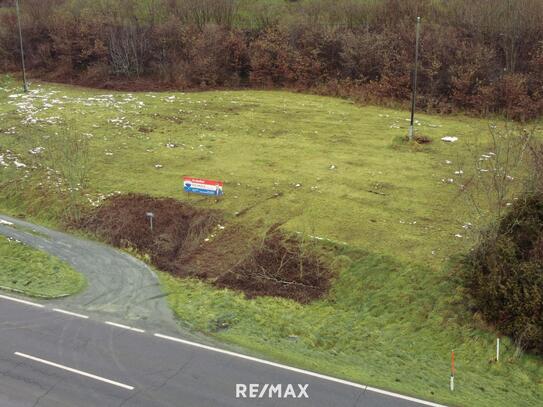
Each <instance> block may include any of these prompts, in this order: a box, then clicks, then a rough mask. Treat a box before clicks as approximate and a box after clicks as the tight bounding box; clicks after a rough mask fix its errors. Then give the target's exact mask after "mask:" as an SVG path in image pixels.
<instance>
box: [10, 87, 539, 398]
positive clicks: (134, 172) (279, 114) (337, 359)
mask: <svg viewBox="0 0 543 407" xmlns="http://www.w3.org/2000/svg"><path fill="white" fill-rule="evenodd" d="M0 82H1V81H0ZM16 85H18V84H16V83H13V82H6V84H5V85H3V90H2V89H0V123H2V124H1V125H0V128H2V129H3V130H2V132H1V133H0V137H1V141H0V154H3V152H4V154H5V150H7V149H10V150H11V151H12V152H13V153H14V154H16V155H17V156H18V157H19V159H20V160H21V161H22V162H24V163H25V164H27V165H28V167H27V168H21V169H15V168H14V166H13V165H12V164H10V165H9V166H8V167H5V168H2V167H0V184H1V185H2V189H0V208H1V209H2V210H5V211H8V212H9V213H12V214H24V215H28V216H31V217H34V218H35V219H37V220H39V221H41V222H45V223H49V224H55V223H58V222H59V219H60V216H61V215H62V212H63V210H64V207H65V202H64V201H62V200H60V199H57V198H56V197H57V196H59V194H61V193H63V192H64V190H65V186H64V184H60V186H58V185H57V184H56V183H57V180H58V177H57V176H56V175H55V173H53V172H49V173H48V174H47V173H46V172H45V170H44V168H43V166H45V165H50V166H52V167H53V169H54V168H55V165H57V164H58V163H54V162H48V161H47V159H46V156H47V155H46V153H45V152H44V153H42V154H37V155H32V154H29V153H28V150H29V149H30V148H34V147H37V146H47V145H48V144H47V143H48V140H49V139H48V137H54V134H55V132H60V131H61V130H60V128H59V126H58V125H56V124H48V123H47V122H37V123H33V124H23V123H22V121H23V119H24V118H25V117H26V118H29V117H34V118H39V119H47V118H51V117H56V116H58V117H60V118H61V120H64V121H67V122H68V123H69V125H70V126H72V127H74V128H76V129H77V132H78V133H80V134H82V133H85V134H86V136H85V137H88V138H89V143H90V150H91V154H90V156H91V161H90V171H89V174H88V184H87V186H86V187H85V190H84V193H85V194H88V195H83V197H84V199H85V200H88V201H89V202H87V203H90V201H93V202H97V201H99V200H100V199H102V198H103V197H104V196H106V195H107V194H110V193H113V192H115V191H121V192H144V193H150V194H153V195H157V196H169V197H174V198H177V199H181V200H187V201H188V202H190V203H191V204H193V205H197V206H203V207H212V208H216V209H221V210H223V211H224V212H225V214H226V216H227V218H229V217H233V216H234V213H236V212H238V211H241V210H243V209H244V208H248V207H252V209H250V210H249V211H248V212H246V214H245V215H243V216H242V217H241V220H242V221H244V222H246V223H247V224H249V225H255V224H257V225H261V226H262V227H265V226H266V225H268V224H271V223H274V222H285V223H284V227H285V228H286V229H288V230H291V231H301V232H304V233H308V234H311V235H316V236H322V237H327V238H330V239H333V240H337V241H343V242H346V243H347V245H348V246H347V247H348V248H346V249H345V253H343V255H342V257H341V259H342V260H341V261H342V262H344V263H346V264H350V266H349V267H347V268H346V269H345V270H344V271H343V272H342V273H341V274H340V275H339V277H338V278H337V281H335V282H334V285H333V289H332V292H331V293H330V295H329V296H328V297H326V298H325V299H323V300H321V301H318V302H315V303H312V304H310V305H300V304H297V303H293V302H291V301H287V300H283V299H276V298H259V299H256V300H251V301H248V300H246V299H244V298H243V296H242V295H240V294H238V293H234V292H231V291H227V290H217V289H215V288H212V287H210V286H209V285H206V284H204V283H201V282H198V281H193V280H180V279H174V278H172V277H169V276H166V275H163V274H161V279H162V281H163V283H164V284H165V286H166V287H167V290H168V291H169V292H171V295H170V296H169V299H170V302H171V304H172V307H173V309H174V310H175V311H176V313H177V314H178V315H179V317H180V318H181V319H182V320H183V321H185V322H186V323H187V324H189V325H190V326H192V327H193V328H194V329H197V330H201V331H203V332H206V333H210V334H212V335H215V336H217V337H218V338H220V339H222V340H225V341H228V342H231V343H235V344H238V345H242V346H244V347H247V348H249V349H252V350H253V351H255V352H258V353H261V354H265V355H268V356H269V357H272V358H276V359H279V360H283V361H286V362H288V363H292V364H296V365H299V366H303V367H306V368H309V369H314V370H319V371H323V372H326V373H328V374H332V375H336V376H343V377H346V378H350V379H352V380H359V381H362V382H364V383H367V384H370V385H376V386H382V387H386V388H389V389H393V390H397V391H402V392H406V393H409V394H414V395H418V396H420V397H424V398H429V399H437V400H440V401H444V402H447V403H450V404H456V405H478V406H479V405H480V406H495V405H496V406H510V405H518V403H519V401H521V402H522V405H527V406H530V405H534V406H535V405H540V404H541V402H542V401H543V385H542V382H541V380H542V377H543V367H542V360H541V358H537V357H533V356H529V355H525V354H522V353H520V354H515V348H514V346H513V345H512V344H511V343H509V342H508V341H507V340H506V341H505V345H504V346H505V351H504V352H505V353H504V355H503V360H502V362H500V363H499V364H493V363H489V360H490V359H491V358H492V356H493V354H494V339H495V336H494V335H493V334H492V333H490V332H485V331H484V330H483V329H481V326H482V324H481V323H480V322H479V320H478V318H476V317H472V316H471V315H470V314H469V312H468V311H467V310H465V307H464V306H463V305H462V298H461V295H460V293H459V292H458V291H457V288H456V283H455V281H454V279H453V278H452V277H451V276H450V274H449V272H448V271H447V270H448V269H447V265H448V263H449V259H450V257H451V256H453V255H456V254H459V253H464V252H466V251H467V250H469V248H470V247H471V246H472V245H473V243H474V238H473V235H472V234H471V233H469V231H468V232H467V231H466V230H464V228H463V226H464V225H465V224H467V223H468V222H471V223H472V224H474V225H475V226H481V225H482V224H483V222H484V221H486V217H485V216H483V217H479V216H478V215H477V214H476V213H475V211H474V210H473V208H472V207H471V206H470V205H469V204H467V201H466V200H465V199H463V198H462V197H461V196H459V192H458V191H459V185H460V184H461V183H462V182H463V179H464V178H463V177H466V176H467V175H468V174H469V172H470V168H472V167H473V163H474V161H475V160H476V159H477V157H478V156H479V155H480V154H481V153H483V152H487V151H488V149H487V143H488V141H489V136H488V121H485V120H477V119H472V118H468V117H464V116H449V117H443V116H429V115H417V118H418V120H419V121H420V125H418V126H417V131H418V132H419V133H420V134H424V135H427V136H429V137H431V138H432V139H433V140H434V141H433V143H431V144H429V145H425V146H414V145H408V144H404V143H401V142H399V141H398V139H399V137H401V136H402V135H404V134H406V132H407V124H408V122H407V121H406V119H407V118H408V117H409V115H408V113H407V112H404V111H397V110H392V109H385V108H381V107H374V106H357V105H355V104H353V103H350V102H349V101H345V100H340V99H334V98H327V97H319V96H311V95H303V94H293V93H288V92H280V91H214V92H199V93H180V92H168V93H134V94H128V93H115V92H106V91H100V90H90V89H84V88H77V87H68V86H61V85H50V84H34V85H33V86H32V88H33V89H37V90H38V93H37V94H35V95H34V96H32V97H29V98H27V99H26V101H25V99H22V98H21V97H20V96H17V97H13V98H10V97H9V95H12V94H15V93H17V92H18V89H15V86H16ZM1 87H2V85H1V84H0V88H1ZM106 94H111V95H112V96H111V97H109V96H108V97H104V96H99V95H106ZM172 96H175V98H172ZM21 102H23V104H19V106H16V105H15V103H21ZM142 103H143V104H142ZM44 108H45V109H44ZM121 118H124V119H121ZM117 119H120V120H117ZM112 120H113V121H112ZM151 129H152V131H151V132H149V130H151ZM445 135H455V136H457V137H459V141H458V142H457V143H452V144H448V143H443V142H442V141H440V138H441V137H443V136H445ZM167 143H173V144H176V145H177V146H178V147H176V148H168V147H167V146H166V144H167ZM447 162H451V163H447ZM157 164H160V165H162V168H156V167H155V165H157ZM32 166H35V167H36V168H35V169H33V168H32ZM332 166H333V167H332ZM331 167H332V168H333V169H331ZM458 170H463V171H464V172H465V174H464V175H463V176H462V175H458V174H454V172H455V171H458ZM183 175H191V176H197V177H206V178H214V179H221V180H224V181H225V193H226V195H225V197H224V198H223V199H221V200H220V201H219V202H215V201H214V200H208V199H202V198H198V197H195V196H191V197H188V196H186V195H185V194H183V193H182V177H183ZM449 178H453V179H454V182H453V183H448V182H444V181H443V180H447V179H449ZM516 179H517V178H516ZM298 184H299V186H298ZM277 192H282V195H281V197H279V198H277V199H271V200H267V198H268V197H270V196H272V195H273V194H275V193H277ZM376 192H377V193H376ZM457 234H459V235H461V236H462V237H455V235H457ZM223 322H226V323H227V324H228V325H229V328H228V329H223V330H217V329H218V328H217V327H220V326H221V324H222V323H223ZM291 335H295V336H296V337H291V338H290V339H289V336H291ZM452 349H454V350H455V352H456V355H457V368H458V375H457V389H456V391H455V392H454V393H452V394H451V393H450V392H449V391H448V375H449V357H450V351H451V350H452Z"/></svg>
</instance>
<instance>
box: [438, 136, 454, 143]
mask: <svg viewBox="0 0 543 407" xmlns="http://www.w3.org/2000/svg"><path fill="white" fill-rule="evenodd" d="M457 140H458V137H454V136H445V137H441V141H444V142H446V143H454V142H455V141H457Z"/></svg>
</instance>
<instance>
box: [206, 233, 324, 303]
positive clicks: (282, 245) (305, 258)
mask: <svg viewBox="0 0 543 407" xmlns="http://www.w3.org/2000/svg"><path fill="white" fill-rule="evenodd" d="M316 252H317V251H316V248H315V247H314V246H313V244H312V243H307V242H305V243H304V242H302V241H301V240H300V239H299V238H298V237H295V236H289V235H286V234H285V233H284V232H282V231H281V230H280V229H279V226H278V225H276V226H273V227H272V228H270V229H269V230H268V231H267V232H266V234H265V236H264V238H263V239H262V240H261V241H260V242H257V244H256V245H255V246H253V249H252V250H251V251H250V252H249V253H247V255H246V256H245V257H244V258H243V259H241V261H240V262H238V263H237V264H236V265H235V266H234V267H232V268H231V269H230V270H228V271H227V272H225V273H223V274H221V275H220V276H219V277H218V278H217V280H216V284H217V285H218V286H221V287H236V288H238V289H240V290H242V291H244V292H245V294H247V296H248V297H257V296H262V295H273V296H280V297H286V298H291V299H293V300H296V301H299V302H302V303H305V302H309V301H311V300H313V299H316V298H319V297H321V296H322V295H323V293H326V292H327V291H328V288H329V287H330V278H331V276H332V274H331V271H330V269H329V268H328V267H327V265H326V262H325V261H324V260H323V259H321V258H320V257H319V256H318V255H317V254H316Z"/></svg>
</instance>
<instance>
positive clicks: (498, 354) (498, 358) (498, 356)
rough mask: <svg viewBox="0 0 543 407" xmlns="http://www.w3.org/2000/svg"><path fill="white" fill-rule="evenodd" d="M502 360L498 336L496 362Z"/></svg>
mask: <svg viewBox="0 0 543 407" xmlns="http://www.w3.org/2000/svg"><path fill="white" fill-rule="evenodd" d="M499 361H500V337H499V336H498V337H497V338H496V362H499Z"/></svg>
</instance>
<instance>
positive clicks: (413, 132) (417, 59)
mask: <svg viewBox="0 0 543 407" xmlns="http://www.w3.org/2000/svg"><path fill="white" fill-rule="evenodd" d="M419 38H420V17H417V35H416V40H415V69H413V94H412V96H411V124H410V125H409V141H411V140H413V136H414V134H415V129H414V127H413V126H414V124H415V123H414V122H415V104H416V102H415V100H416V98H417V69H418V66H419Z"/></svg>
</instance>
